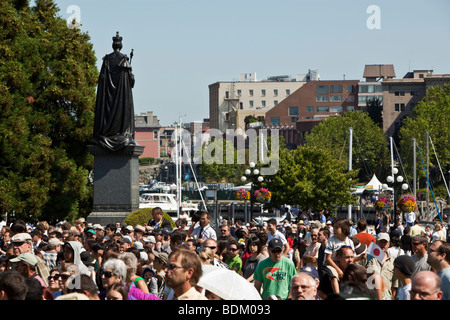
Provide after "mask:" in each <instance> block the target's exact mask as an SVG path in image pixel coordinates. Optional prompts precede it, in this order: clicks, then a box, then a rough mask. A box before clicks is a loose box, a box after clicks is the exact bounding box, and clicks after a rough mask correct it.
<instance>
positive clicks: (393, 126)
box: [382, 70, 450, 136]
mask: <svg viewBox="0 0 450 320" xmlns="http://www.w3.org/2000/svg"><path fill="white" fill-rule="evenodd" d="M445 83H450V75H449V74H439V75H435V74H433V70H414V71H412V72H408V73H407V74H406V75H405V76H404V77H403V78H401V79H385V80H384V81H383V83H382V85H383V131H384V133H385V134H386V136H397V134H398V130H399V129H400V126H401V123H402V120H403V119H404V118H405V117H411V116H412V111H413V109H414V107H415V106H416V105H417V103H419V101H420V100H422V98H423V97H424V96H425V94H426V90H427V89H428V88H430V87H433V86H436V85H443V84H445Z"/></svg>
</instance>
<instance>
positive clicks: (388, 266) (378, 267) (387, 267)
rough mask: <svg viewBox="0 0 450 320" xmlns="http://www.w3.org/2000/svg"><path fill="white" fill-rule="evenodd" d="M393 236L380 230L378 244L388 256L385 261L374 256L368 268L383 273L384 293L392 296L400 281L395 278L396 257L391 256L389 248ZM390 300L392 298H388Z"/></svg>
mask: <svg viewBox="0 0 450 320" xmlns="http://www.w3.org/2000/svg"><path fill="white" fill-rule="evenodd" d="M390 241H391V238H390V237H389V234H387V233H386V232H380V233H378V235H377V241H376V244H377V245H378V246H379V247H380V248H381V250H383V252H384V253H385V254H386V258H385V259H384V261H383V263H380V262H379V261H378V259H376V258H374V257H372V258H371V259H370V260H369V261H368V263H367V266H366V268H367V269H371V270H373V271H375V272H376V273H378V274H379V275H381V278H382V279H383V281H382V284H383V290H382V291H383V295H384V296H386V297H391V296H392V295H393V294H395V292H392V290H391V288H398V286H399V283H398V280H397V279H396V278H394V259H392V257H390V256H389V253H388V251H387V250H388V249H389V244H390ZM388 300H390V298H389V299H388Z"/></svg>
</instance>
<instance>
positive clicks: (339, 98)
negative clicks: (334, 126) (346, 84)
mask: <svg viewBox="0 0 450 320" xmlns="http://www.w3.org/2000/svg"><path fill="white" fill-rule="evenodd" d="M330 101H331V102H340V101H342V96H330Z"/></svg>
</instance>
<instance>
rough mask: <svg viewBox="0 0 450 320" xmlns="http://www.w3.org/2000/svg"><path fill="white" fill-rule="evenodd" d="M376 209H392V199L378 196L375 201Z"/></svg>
mask: <svg viewBox="0 0 450 320" xmlns="http://www.w3.org/2000/svg"><path fill="white" fill-rule="evenodd" d="M375 210H376V211H391V210H392V201H391V200H390V199H389V198H385V197H380V198H378V201H377V202H376V203H375Z"/></svg>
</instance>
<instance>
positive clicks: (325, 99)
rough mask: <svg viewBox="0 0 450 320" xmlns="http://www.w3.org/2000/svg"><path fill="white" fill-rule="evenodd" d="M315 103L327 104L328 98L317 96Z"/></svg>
mask: <svg viewBox="0 0 450 320" xmlns="http://www.w3.org/2000/svg"><path fill="white" fill-rule="evenodd" d="M316 102H328V96H317V97H316Z"/></svg>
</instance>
